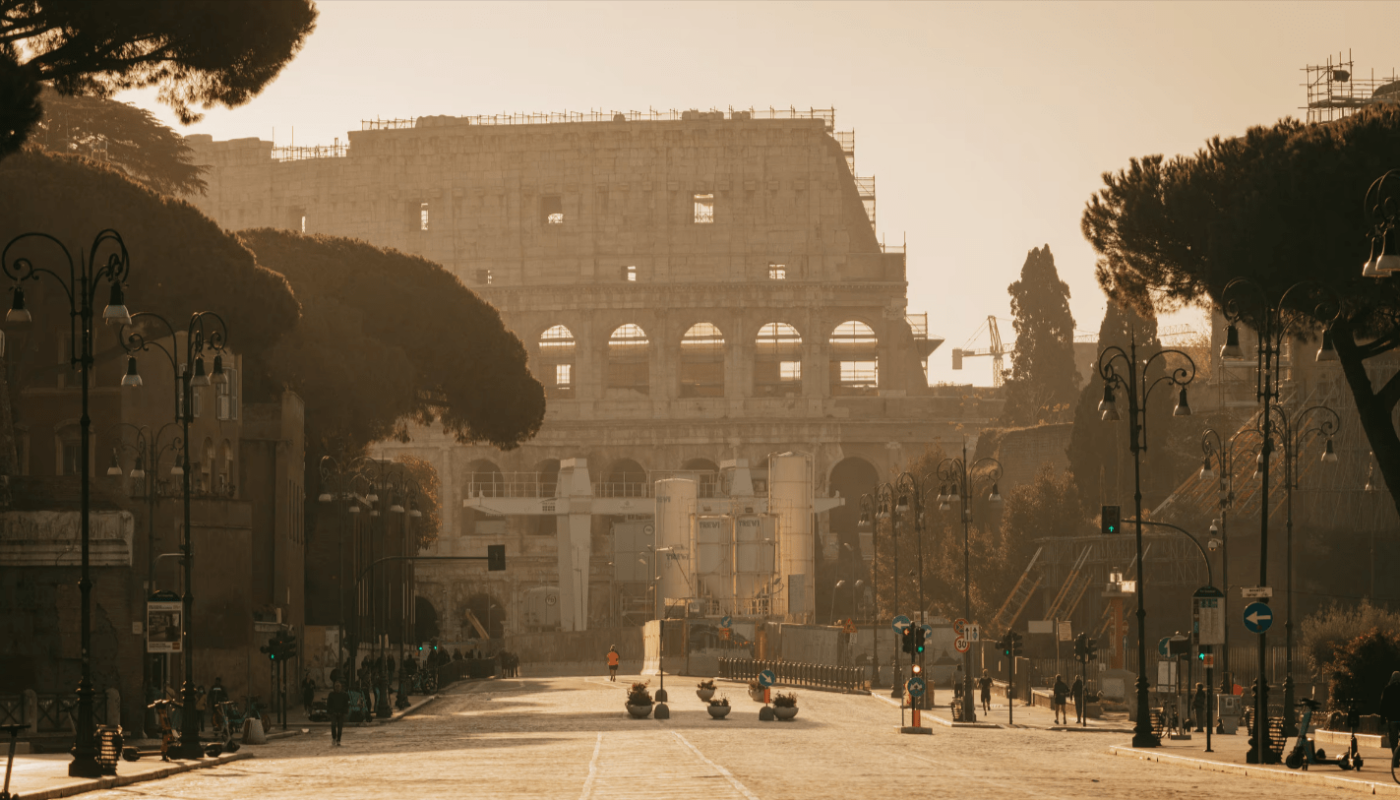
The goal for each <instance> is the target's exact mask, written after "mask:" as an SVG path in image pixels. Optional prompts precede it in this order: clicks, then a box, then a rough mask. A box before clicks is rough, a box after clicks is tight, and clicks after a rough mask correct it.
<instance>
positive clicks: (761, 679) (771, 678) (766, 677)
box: [758, 669, 778, 686]
mask: <svg viewBox="0 0 1400 800" xmlns="http://www.w3.org/2000/svg"><path fill="white" fill-rule="evenodd" d="M777 682H778V676H777V675H774V674H773V670H771V669H765V670H764V671H762V672H760V673H758V685H759V686H772V685H773V684H775V683H777Z"/></svg>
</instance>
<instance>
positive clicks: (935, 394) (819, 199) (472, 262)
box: [189, 109, 998, 640]
mask: <svg viewBox="0 0 1400 800" xmlns="http://www.w3.org/2000/svg"><path fill="white" fill-rule="evenodd" d="M834 120H835V114H834V112H833V111H823V110H811V111H803V110H792V109H780V110H771V109H770V110H763V111H730V112H719V111H711V112H700V111H686V112H649V113H637V112H633V113H625V114H614V113H606V114H603V113H594V114H557V115H539V116H535V115H526V116H500V117H446V116H437V117H419V118H417V119H414V120H392V121H385V120H374V121H369V122H364V123H362V125H361V130H358V131H351V132H350V133H349V134H348V143H341V142H337V143H335V144H334V145H331V146H326V147H311V148H275V147H274V146H273V144H272V143H271V142H267V141H262V140H259V139H235V140H231V141H219V142H216V141H213V140H212V139H211V138H210V137H208V136H191V137H190V138H189V141H190V144H191V146H192V147H193V148H194V150H195V153H196V161H197V162H198V163H200V164H204V165H207V166H208V172H207V174H206V176H205V177H206V179H207V180H208V184H209V190H208V194H207V196H205V197H197V198H192V201H193V202H195V203H196V204H197V205H198V206H199V207H200V208H201V209H202V210H203V211H205V212H206V213H207V214H209V215H210V216H211V217H212V218H214V219H215V220H217V221H218V222H219V223H221V224H222V225H224V226H225V227H227V228H231V229H241V228H250V227H262V226H273V227H283V228H289V229H293V230H300V231H305V232H307V233H326V234H334V235H340V236H352V237H357V238H360V239H364V240H367V241H369V242H372V243H374V244H376V245H380V246H384V247H392V248H396V249H398V250H401V251H404V252H408V253H414V254H418V255H422V256H424V257H426V258H429V259H432V260H433V261H436V262H438V263H440V264H442V265H444V266H445V267H446V268H447V269H449V270H451V271H453V272H454V273H455V274H456V275H457V276H458V277H459V278H460V279H461V280H462V282H463V283H464V284H466V285H467V286H469V287H471V288H472V289H473V290H474V291H476V292H478V293H479V294H480V295H481V296H483V297H484V298H486V299H487V300H489V301H490V302H491V303H492V304H494V305H495V306H496V307H497V308H498V309H500V311H501V314H502V316H503V318H504V319H505V321H506V324H507V325H508V326H509V327H510V328H512V329H513V330H514V331H515V333H516V334H517V335H518V336H519V337H520V339H521V340H522V341H523V342H524V343H525V345H526V347H527V349H528V350H529V352H530V363H531V368H532V369H533V370H534V373H535V375H536V376H537V377H538V378H539V380H540V381H541V382H542V383H543V384H544V385H545V388H546V392H547V394H548V412H547V417H546V421H545V424H544V427H543V429H542V430H541V432H540V435H539V436H538V437H537V438H536V439H534V440H533V441H531V442H528V443H526V444H525V445H524V446H522V447H520V448H518V449H516V450H513V451H510V452H500V451H496V450H494V449H492V448H489V447H472V446H462V445H458V444H457V443H456V442H455V441H452V440H450V439H449V438H447V437H444V436H443V435H441V433H440V432H437V431H434V430H418V431H416V432H415V434H414V436H413V439H412V441H411V442H408V443H404V444H400V443H397V442H388V443H384V444H382V445H381V446H380V447H379V452H380V453H381V454H383V455H387V456H393V455H397V454H399V453H411V454H414V455H417V456H420V457H423V458H426V459H428V460H429V461H431V462H432V463H433V464H435V465H436V467H437V469H438V471H439V474H440V477H441V479H442V481H443V486H444V495H445V498H444V507H445V508H444V519H443V536H442V538H441V539H440V541H439V543H438V544H437V546H436V547H437V551H438V552H439V553H447V554H453V553H455V554H465V553H480V552H484V551H485V545H486V544H501V543H504V544H505V545H506V547H507V556H508V559H509V563H510V565H511V568H510V569H509V570H508V571H507V572H504V573H499V572H498V573H488V572H487V571H486V570H485V568H484V566H480V567H479V566H477V565H475V564H470V565H466V566H464V565H463V564H462V563H460V562H459V563H455V564H454V563H452V562H440V563H439V564H430V563H426V562H425V563H424V564H422V565H420V566H419V569H418V570H417V572H418V577H417V582H418V593H419V595H420V596H423V597H426V598H427V599H428V600H429V601H430V602H431V603H432V605H433V607H434V608H435V610H436V613H437V616H438V618H439V624H440V625H441V627H442V629H443V636H444V637H445V638H446V639H448V640H453V639H465V638H467V636H468V634H467V633H466V631H467V630H468V627H467V624H468V623H467V622H466V621H465V616H466V615H465V614H464V610H465V609H467V608H468V607H476V608H477V609H478V611H477V615H476V616H478V617H479V616H482V612H481V610H480V609H481V605H480V603H481V600H480V598H481V597H482V596H483V595H484V596H485V597H486V603H485V606H486V611H485V614H486V615H488V616H490V617H492V619H490V620H482V622H484V623H485V624H486V625H487V626H489V627H490V628H491V629H492V631H493V632H505V633H514V632H525V631H531V630H550V629H557V628H564V629H582V628H587V627H605V626H613V625H625V624H635V623H637V622H639V621H642V620H645V619H648V618H650V617H651V616H653V615H654V614H655V613H657V610H656V603H654V602H653V599H654V598H655V591H656V590H655V589H652V588H650V581H651V580H652V575H651V573H652V572H653V571H655V566H654V565H650V566H648V565H646V564H644V563H641V562H644V561H645V557H642V558H638V555H639V554H642V555H643V556H644V555H645V553H646V552H647V549H648V548H647V545H646V543H645V542H646V537H647V536H649V535H650V534H651V530H652V525H651V524H649V523H650V521H651V518H652V515H653V510H652V506H651V504H650V500H649V498H651V496H652V493H653V488H652V487H653V486H654V483H655V481H656V480H658V479H662V478H667V477H675V476H680V475H685V476H690V477H693V478H694V479H695V480H696V481H697V482H698V484H699V487H700V489H699V494H700V496H701V497H708V496H713V495H715V494H716V493H717V492H718V493H721V494H722V493H724V492H725V491H729V490H728V489H726V488H725V487H726V486H728V484H729V481H730V480H731V479H732V476H733V474H734V473H735V470H736V469H738V470H742V469H743V468H744V467H745V466H747V467H748V468H749V474H750V475H751V476H752V480H751V484H750V485H751V489H752V491H751V494H752V495H754V496H757V497H760V498H761V497H762V496H763V495H764V494H765V493H766V490H767V485H766V484H767V476H768V462H769V457H770V455H776V454H781V453H798V454H803V455H805V456H806V457H807V458H808V459H809V462H810V465H811V470H810V472H811V484H812V494H813V496H814V497H815V498H816V499H817V500H816V503H815V505H814V506H813V507H812V508H813V511H814V512H816V513H814V514H812V516H813V517H814V519H813V521H812V524H811V525H809V526H808V527H809V528H810V529H811V533H812V536H813V537H814V538H813V542H814V545H813V548H814V550H815V552H816V553H818V554H820V555H821V556H822V557H824V558H825V559H827V560H828V561H831V560H832V559H841V560H843V562H845V561H846V560H849V561H848V562H846V563H843V564H838V565H837V566H838V569H845V570H851V569H854V570H857V571H859V570H863V569H864V568H865V564H866V560H868V559H869V558H870V555H871V554H870V553H869V543H868V542H862V541H861V537H860V536H859V535H858V533H857V530H856V519H857V515H858V513H859V511H858V508H857V506H858V501H857V498H858V497H859V496H860V494H861V493H863V492H866V491H869V489H870V487H871V486H872V485H873V484H874V483H876V482H877V481H878V480H882V479H885V478H886V477H888V476H890V475H891V474H893V473H894V472H895V471H897V470H898V469H899V468H901V467H903V466H904V465H905V464H906V463H907V461H908V459H910V458H912V457H915V456H917V455H918V454H919V453H921V452H922V451H923V449H924V448H925V447H926V446H927V445H929V444H930V443H934V442H940V441H943V442H950V443H951V442H954V441H958V440H960V439H961V437H962V436H963V435H965V434H968V433H971V434H973V435H975V433H976V432H977V430H979V429H980V427H981V426H982V425H984V424H986V422H987V420H988V419H989V418H991V417H994V416H995V415H996V413H997V411H998V408H997V404H998V400H997V399H996V398H995V397H994V396H992V395H991V394H990V393H989V392H986V391H983V390H974V389H971V388H970V387H949V386H933V387H931V386H929V384H928V379H927V359H928V358H929V356H930V354H931V353H933V352H934V350H935V349H936V348H937V347H938V346H939V345H940V344H941V342H942V340H941V339H939V338H937V337H935V336H933V335H931V334H930V331H929V323H928V315H927V314H926V313H911V312H910V310H909V309H908V308H907V307H906V288H907V285H908V284H907V274H906V269H907V263H908V262H907V253H906V250H905V247H904V245H903V244H901V245H899V246H887V245H885V244H884V243H883V241H882V239H881V238H880V237H879V236H878V235H877V232H876V227H875V193H874V179H873V178H865V177H858V176H857V175H856V173H855V152H854V134H853V133H849V132H840V131H836V130H835V128H834ZM483 388H484V390H489V387H483ZM561 465H562V466H563V468H564V470H565V472H566V473H567V474H568V475H569V476H570V479H571V480H572V481H575V482H579V481H582V482H584V483H586V484H587V486H585V487H584V488H581V489H579V490H578V491H577V492H576V495H578V497H579V498H583V497H587V496H591V497H592V498H594V499H593V501H592V505H591V506H590V504H589V503H588V502H582V501H581V500H580V499H576V501H575V502H574V503H573V506H572V508H571V510H570V513H569V514H567V515H566V514H562V513H555V509H553V508H552V504H551V503H549V502H545V501H549V500H552V499H553V498H555V497H557V496H562V495H563V494H564V493H563V491H562V490H561V489H560V485H561V480H560V471H561ZM590 488H591V491H589V489H590ZM605 499H610V500H613V501H614V502H610V503H609V502H603V501H604V500H605ZM497 500H499V502H497ZM822 509H827V510H822ZM843 545H849V547H846V546H843ZM862 545H864V547H863V546H862ZM818 560H821V558H819V559H818ZM832 563H834V562H832ZM832 572H834V570H829V571H828V573H827V574H831V573H832ZM843 574H846V573H843ZM826 583H827V584H828V585H825V586H823V585H821V583H820V582H819V581H817V580H816V579H815V578H814V579H813V582H812V584H810V585H811V589H810V590H809V595H808V597H807V599H806V601H805V602H804V603H803V604H802V605H803V607H804V609H805V612H804V613H802V614H799V615H798V616H799V618H801V619H802V620H803V621H813V616H814V614H813V610H814V609H819V611H816V613H817V614H822V615H823V616H824V614H823V612H825V611H826V607H827V602H828V601H829V597H830V591H831V587H830V584H831V583H833V581H832V580H827V581H826ZM649 592H651V594H649ZM473 597H475V598H477V599H476V600H475V601H473V599H472V598H473ZM649 598H652V599H649ZM814 601H815V602H814ZM473 602H476V603H478V605H476V606H471V605H470V604H471V603H473ZM308 622H310V623H312V624H316V623H317V621H316V620H308ZM496 635H499V633H497V634H496Z"/></svg>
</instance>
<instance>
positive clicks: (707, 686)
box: [695, 678, 715, 689]
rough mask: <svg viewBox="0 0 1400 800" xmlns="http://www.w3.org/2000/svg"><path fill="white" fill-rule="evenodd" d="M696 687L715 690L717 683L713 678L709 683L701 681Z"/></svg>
mask: <svg viewBox="0 0 1400 800" xmlns="http://www.w3.org/2000/svg"><path fill="white" fill-rule="evenodd" d="M695 686H696V687H697V688H700V689H713V688H715V681H714V679H713V678H711V679H710V680H707V681H700V682H699V683H697V684H695Z"/></svg>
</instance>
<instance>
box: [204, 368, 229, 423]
mask: <svg viewBox="0 0 1400 800" xmlns="http://www.w3.org/2000/svg"><path fill="white" fill-rule="evenodd" d="M224 373H225V374H226V377H227V378H228V380H226V381H224V382H222V383H218V384H215V386H217V387H218V388H217V389H216V390H215V391H216V394H215V398H214V416H215V417H217V418H218V419H221V420H233V419H238V370H236V369H233V368H231V367H224ZM195 408H196V409H197V408H199V406H198V405H196V406H195Z"/></svg>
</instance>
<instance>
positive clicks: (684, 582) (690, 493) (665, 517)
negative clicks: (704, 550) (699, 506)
mask: <svg viewBox="0 0 1400 800" xmlns="http://www.w3.org/2000/svg"><path fill="white" fill-rule="evenodd" d="M696 490H697V487H696V484H695V481H693V480H690V479H688V478H667V479H664V480H659V481H657V482H656V554H655V558H656V573H655V574H656V575H658V576H660V577H659V579H658V580H657V590H656V607H655V609H654V610H655V612H656V618H657V619H662V618H664V616H665V610H666V608H667V606H668V605H674V604H676V603H679V602H680V601H681V600H682V599H683V598H688V597H693V596H694V595H695V592H694V590H692V589H691V588H690V587H691V581H692V580H693V578H692V577H691V575H692V573H693V572H694V569H695V568H694V567H693V566H692V554H693V552H694V550H693V549H692V548H691V532H690V526H691V518H692V517H693V516H695V499H696Z"/></svg>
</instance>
